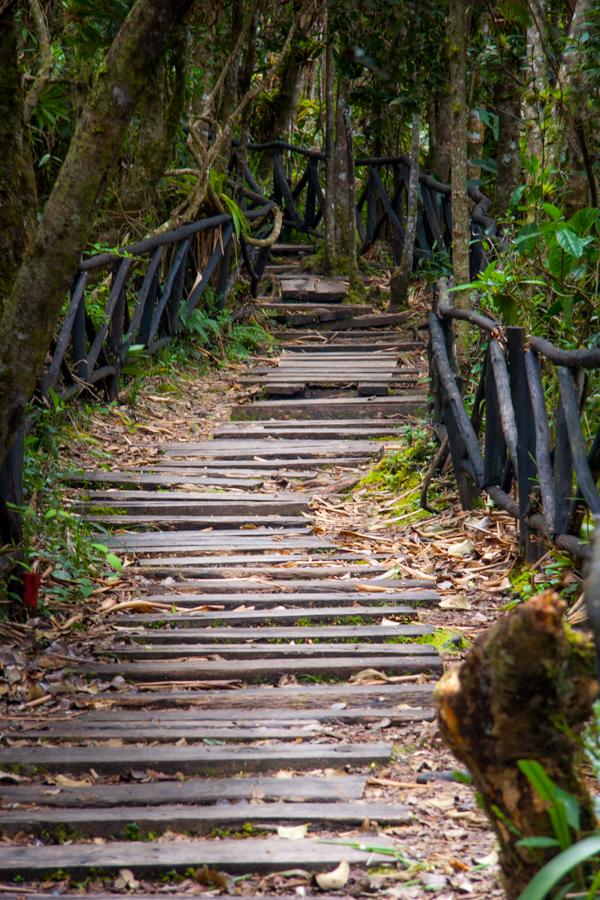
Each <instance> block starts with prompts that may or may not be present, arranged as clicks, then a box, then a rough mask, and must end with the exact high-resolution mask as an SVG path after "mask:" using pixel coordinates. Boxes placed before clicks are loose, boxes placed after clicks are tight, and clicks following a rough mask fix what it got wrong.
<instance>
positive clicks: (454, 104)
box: [448, 0, 471, 304]
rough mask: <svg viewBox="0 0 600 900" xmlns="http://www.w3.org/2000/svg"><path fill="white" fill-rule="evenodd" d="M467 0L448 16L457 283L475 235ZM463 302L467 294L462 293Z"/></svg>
mask: <svg viewBox="0 0 600 900" xmlns="http://www.w3.org/2000/svg"><path fill="white" fill-rule="evenodd" d="M466 28H467V0H450V12H449V19H448V38H449V46H448V56H449V61H450V105H451V110H452V128H451V139H450V140H451V153H452V180H451V186H452V268H453V271H454V283H455V284H464V283H465V282H467V281H469V242H470V239H471V229H470V216H469V198H468V195H467V105H466V74H467V46H466V34H465V31H466ZM457 296H458V297H459V298H462V301H463V303H465V304H466V303H467V295H466V294H465V293H459V294H458V295H457Z"/></svg>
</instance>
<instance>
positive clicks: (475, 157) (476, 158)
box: [467, 109, 484, 187]
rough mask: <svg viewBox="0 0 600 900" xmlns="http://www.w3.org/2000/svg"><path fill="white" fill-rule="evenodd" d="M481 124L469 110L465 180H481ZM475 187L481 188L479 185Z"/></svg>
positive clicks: (477, 113) (474, 112)
mask: <svg viewBox="0 0 600 900" xmlns="http://www.w3.org/2000/svg"><path fill="white" fill-rule="evenodd" d="M483 137H484V134H483V122H482V121H481V118H480V116H479V111H478V110H476V109H471V110H469V116H468V124H467V178H468V179H469V181H478V182H479V181H480V180H481V163H480V160H481V157H482V156H483ZM477 187H481V185H480V184H478V185H477Z"/></svg>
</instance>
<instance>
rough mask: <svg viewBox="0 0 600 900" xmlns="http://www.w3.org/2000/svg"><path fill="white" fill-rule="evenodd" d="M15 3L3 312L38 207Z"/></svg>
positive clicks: (2, 81) (0, 32) (2, 98)
mask: <svg viewBox="0 0 600 900" xmlns="http://www.w3.org/2000/svg"><path fill="white" fill-rule="evenodd" d="M16 9H17V4H16V3H9V4H8V5H5V6H4V7H3V9H2V12H0V58H1V59H2V66H1V67H0V147H1V148H2V165H1V166H0V314H1V312H2V308H3V306H4V302H5V299H6V297H7V295H8V294H9V292H10V288H11V285H12V283H13V280H14V278H15V275H16V273H17V271H18V269H19V266H20V265H21V261H22V259H23V255H24V254H25V251H26V250H27V247H28V246H29V244H30V243H31V241H32V239H33V232H34V227H35V214H36V207H37V196H36V188H35V177H34V172H33V163H32V158H31V152H30V149H29V142H28V139H27V135H26V133H25V131H24V123H23V90H22V87H21V84H22V79H21V72H20V70H19V62H18V57H17V52H18V50H17V26H16V22H15V12H16Z"/></svg>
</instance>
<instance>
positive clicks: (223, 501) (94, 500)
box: [73, 491, 309, 517]
mask: <svg viewBox="0 0 600 900" xmlns="http://www.w3.org/2000/svg"><path fill="white" fill-rule="evenodd" d="M268 496H269V495H268V494H267V495H265V494H262V495H259V494H257V498H260V499H258V500H257V502H256V503H255V502H254V501H253V500H250V499H248V495H247V494H244V495H243V497H242V499H238V498H237V495H236V494H233V493H227V494H225V493H222V494H218V495H217V497H218V499H216V498H215V499H212V498H210V497H209V499H208V500H204V499H200V498H201V495H200V496H199V495H198V494H196V493H190V495H189V498H190V499H188V497H187V496H186V492H185V491H164V492H162V491H91V492H90V493H89V494H88V499H87V500H84V501H79V502H78V503H75V504H74V506H73V509H74V510H75V511H76V512H88V511H93V510H96V509H99V510H100V511H104V510H106V509H110V508H115V509H116V510H121V511H123V512H124V513H127V512H132V513H134V512H139V513H141V514H147V515H150V514H152V513H153V512H156V513H158V514H164V515H197V516H198V515H209V516H212V515H214V514H215V513H216V514H218V515H235V516H244V517H245V516H252V515H287V516H292V515H294V516H297V515H300V514H301V513H304V512H308V510H309V500H308V498H306V497H305V496H303V495H302V494H298V495H297V499H293V500H292V499H290V500H273V501H269V500H267V499H266V498H267V497H268Z"/></svg>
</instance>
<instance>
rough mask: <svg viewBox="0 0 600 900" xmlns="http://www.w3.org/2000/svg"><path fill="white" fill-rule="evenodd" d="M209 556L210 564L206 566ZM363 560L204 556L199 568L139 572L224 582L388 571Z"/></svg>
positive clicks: (155, 575)
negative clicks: (360, 561) (257, 578)
mask: <svg viewBox="0 0 600 900" xmlns="http://www.w3.org/2000/svg"><path fill="white" fill-rule="evenodd" d="M207 559H208V564H207V565H206V566H205V563H206V562H207ZM348 559H350V560H352V559H361V560H363V564H361V565H354V566H353V565H351V564H349V563H348V562H347V560H348ZM364 559H365V557H364V556H360V555H359V554H354V555H352V554H349V556H347V557H345V558H344V559H341V558H339V557H337V558H335V559H334V560H333V564H332V562H331V557H330V556H324V557H323V558H322V560H321V559H316V558H314V557H313V558H312V559H311V558H310V557H309V556H308V555H306V556H302V557H298V555H296V554H290V555H288V556H285V557H275V558H273V557H268V558H265V557H264V556H263V557H261V558H260V560H257V558H256V557H241V558H240V557H228V558H227V560H226V562H225V564H224V565H220V564H219V563H218V561H217V562H216V563H215V561H214V560H212V559H209V558H208V557H206V556H203V557H202V565H199V566H198V567H195V566H191V567H189V568H185V567H184V568H182V569H181V570H180V571H177V572H174V570H173V567H172V566H164V567H163V568H160V567H154V568H153V567H152V566H148V567H147V571H144V569H143V566H141V565H138V567H137V570H136V571H138V572H141V571H144V574H145V575H147V576H149V577H151V578H154V579H156V578H174V577H176V578H177V580H178V582H179V581H181V582H183V581H187V580H189V579H198V580H199V581H202V580H204V579H206V580H208V579H215V578H223V579H224V580H225V581H230V580H231V579H234V578H250V577H252V576H260V577H262V578H265V579H266V578H269V579H282V580H285V579H289V580H290V581H292V580H296V579H300V578H306V579H311V580H313V579H315V576H317V575H318V576H319V578H337V577H338V576H339V578H340V579H341V578H342V577H344V576H351V575H360V576H367V575H378V574H380V573H381V572H384V571H385V569H384V567H383V566H382V565H376V560H373V559H372V557H369V559H370V560H371V561H372V564H371V563H369V565H365V564H364ZM221 562H222V560H221ZM292 562H293V563H294V565H293V566H288V565H286V564H287V563H292ZM144 563H146V560H144ZM266 564H269V565H270V566H272V568H270V569H269V570H266V569H265V565H266ZM163 569H164V571H163Z"/></svg>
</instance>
